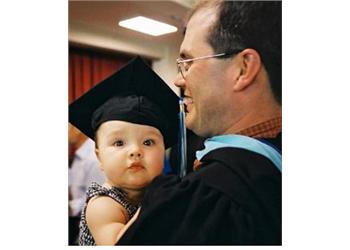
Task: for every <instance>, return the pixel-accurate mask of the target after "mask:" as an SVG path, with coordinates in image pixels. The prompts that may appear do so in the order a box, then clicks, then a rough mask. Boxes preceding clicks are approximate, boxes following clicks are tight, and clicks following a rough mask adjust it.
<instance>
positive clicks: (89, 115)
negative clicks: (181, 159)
mask: <svg viewBox="0 0 350 250" xmlns="http://www.w3.org/2000/svg"><path fill="white" fill-rule="evenodd" d="M178 103H179V97H178V96H177V95H176V94H175V93H174V92H173V91H172V90H171V89H170V87H169V86H168V85H167V84H166V83H165V82H164V81H163V80H162V79H161V78H160V77H159V76H158V75H157V74H156V73H155V72H154V71H153V70H152V69H151V68H150V67H149V66H148V65H147V64H146V63H145V62H144V61H143V60H142V59H141V58H140V57H135V58H134V59H132V60H131V61H130V62H129V63H128V64H127V65H126V66H124V67H123V68H121V69H120V70H119V71H117V72H116V73H114V74H112V75H111V76H109V77H108V78H107V79H105V80H103V81H102V82H100V83H99V84H97V85H96V86H95V87H93V88H92V89H90V90H89V91H88V92H86V93H85V94H84V95H82V96H81V97H80V98H78V99H77V100H76V101H74V102H73V103H71V104H70V105H69V122H70V123H71V124H73V125H74V126H75V127H77V128H78V129H80V130H81V131H82V132H83V133H84V134H86V135H87V136H88V137H90V138H91V139H93V140H94V139H95V132H96V130H97V129H98V127H99V126H100V125H101V124H102V123H103V122H106V121H110V120H119V121H126V122H131V123H136V124H141V125H149V126H152V127H156V128H157V129H159V130H160V132H161V133H162V135H163V138H164V144H165V147H166V148H168V147H170V146H172V145H173V144H175V143H177V135H178V131H179V122H178V114H179V104H178Z"/></svg>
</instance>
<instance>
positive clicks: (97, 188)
mask: <svg viewBox="0 0 350 250" xmlns="http://www.w3.org/2000/svg"><path fill="white" fill-rule="evenodd" d="M101 195H103V196H109V197H111V198H112V199H114V200H115V201H116V202H118V203H120V204H121V205H122V206H123V207H124V208H125V209H126V211H127V212H128V214H129V218H131V217H132V216H133V215H134V214H135V212H136V210H137V209H138V207H139V206H135V205H133V204H131V203H130V202H129V201H128V200H127V197H126V193H125V192H124V191H123V190H121V189H119V188H116V187H113V188H106V187H103V186H101V185H99V184H98V183H96V182H93V183H92V184H91V186H90V187H89V189H88V190H87V193H86V202H85V207H84V209H83V211H82V213H81V220H80V225H79V229H80V231H79V245H81V246H95V245H96V243H95V240H94V238H93V237H92V235H91V233H90V230H89V228H88V226H87V223H86V217H85V211H86V206H87V204H88V202H89V200H90V199H91V198H93V197H95V196H101Z"/></svg>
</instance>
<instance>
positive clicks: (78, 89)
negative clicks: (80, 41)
mask: <svg viewBox="0 0 350 250" xmlns="http://www.w3.org/2000/svg"><path fill="white" fill-rule="evenodd" d="M131 58H132V57H131V56H125V55H118V54H113V55H112V54H109V53H103V52H100V51H94V50H89V49H81V48H75V47H70V48H69V70H68V72H69V90H68V91H69V95H68V96H69V100H68V101H69V103H71V102H73V101H74V100H75V99H77V98H78V97H80V96H81V95H82V94H84V93H85V92H86V91H88V90H89V89H90V88H92V87H93V86H95V85H96V84H98V83H99V82H100V81H102V80H103V79H105V78H107V77H108V76H109V75H111V74H112V73H114V72H115V71H117V70H118V69H119V68H121V67H122V66H123V65H125V64H126V63H127V62H128V61H129V60H130V59H131Z"/></svg>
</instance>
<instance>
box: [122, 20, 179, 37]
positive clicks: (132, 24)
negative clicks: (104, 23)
mask: <svg viewBox="0 0 350 250" xmlns="http://www.w3.org/2000/svg"><path fill="white" fill-rule="evenodd" d="M118 24H119V26H122V27H124V28H127V29H132V30H136V31H139V32H142V33H145V34H148V35H152V36H160V35H164V34H168V33H172V32H176V31H177V28H176V27H175V26H172V25H169V24H166V23H162V22H159V21H156V20H153V19H150V18H147V17H144V16H138V17H133V18H130V19H126V20H123V21H120V22H119V23H118Z"/></svg>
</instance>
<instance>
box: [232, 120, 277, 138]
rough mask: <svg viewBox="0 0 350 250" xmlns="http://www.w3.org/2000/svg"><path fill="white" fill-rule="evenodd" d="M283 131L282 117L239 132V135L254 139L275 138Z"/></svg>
mask: <svg viewBox="0 0 350 250" xmlns="http://www.w3.org/2000/svg"><path fill="white" fill-rule="evenodd" d="M281 131H282V116H278V117H275V118H272V119H270V120H267V121H264V122H261V123H258V124H255V125H253V126H251V127H249V128H246V129H243V130H241V131H239V132H238V133H236V134H238V135H245V136H249V137H253V138H274V137H276V136H277V135H278V134H279V133H281Z"/></svg>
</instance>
